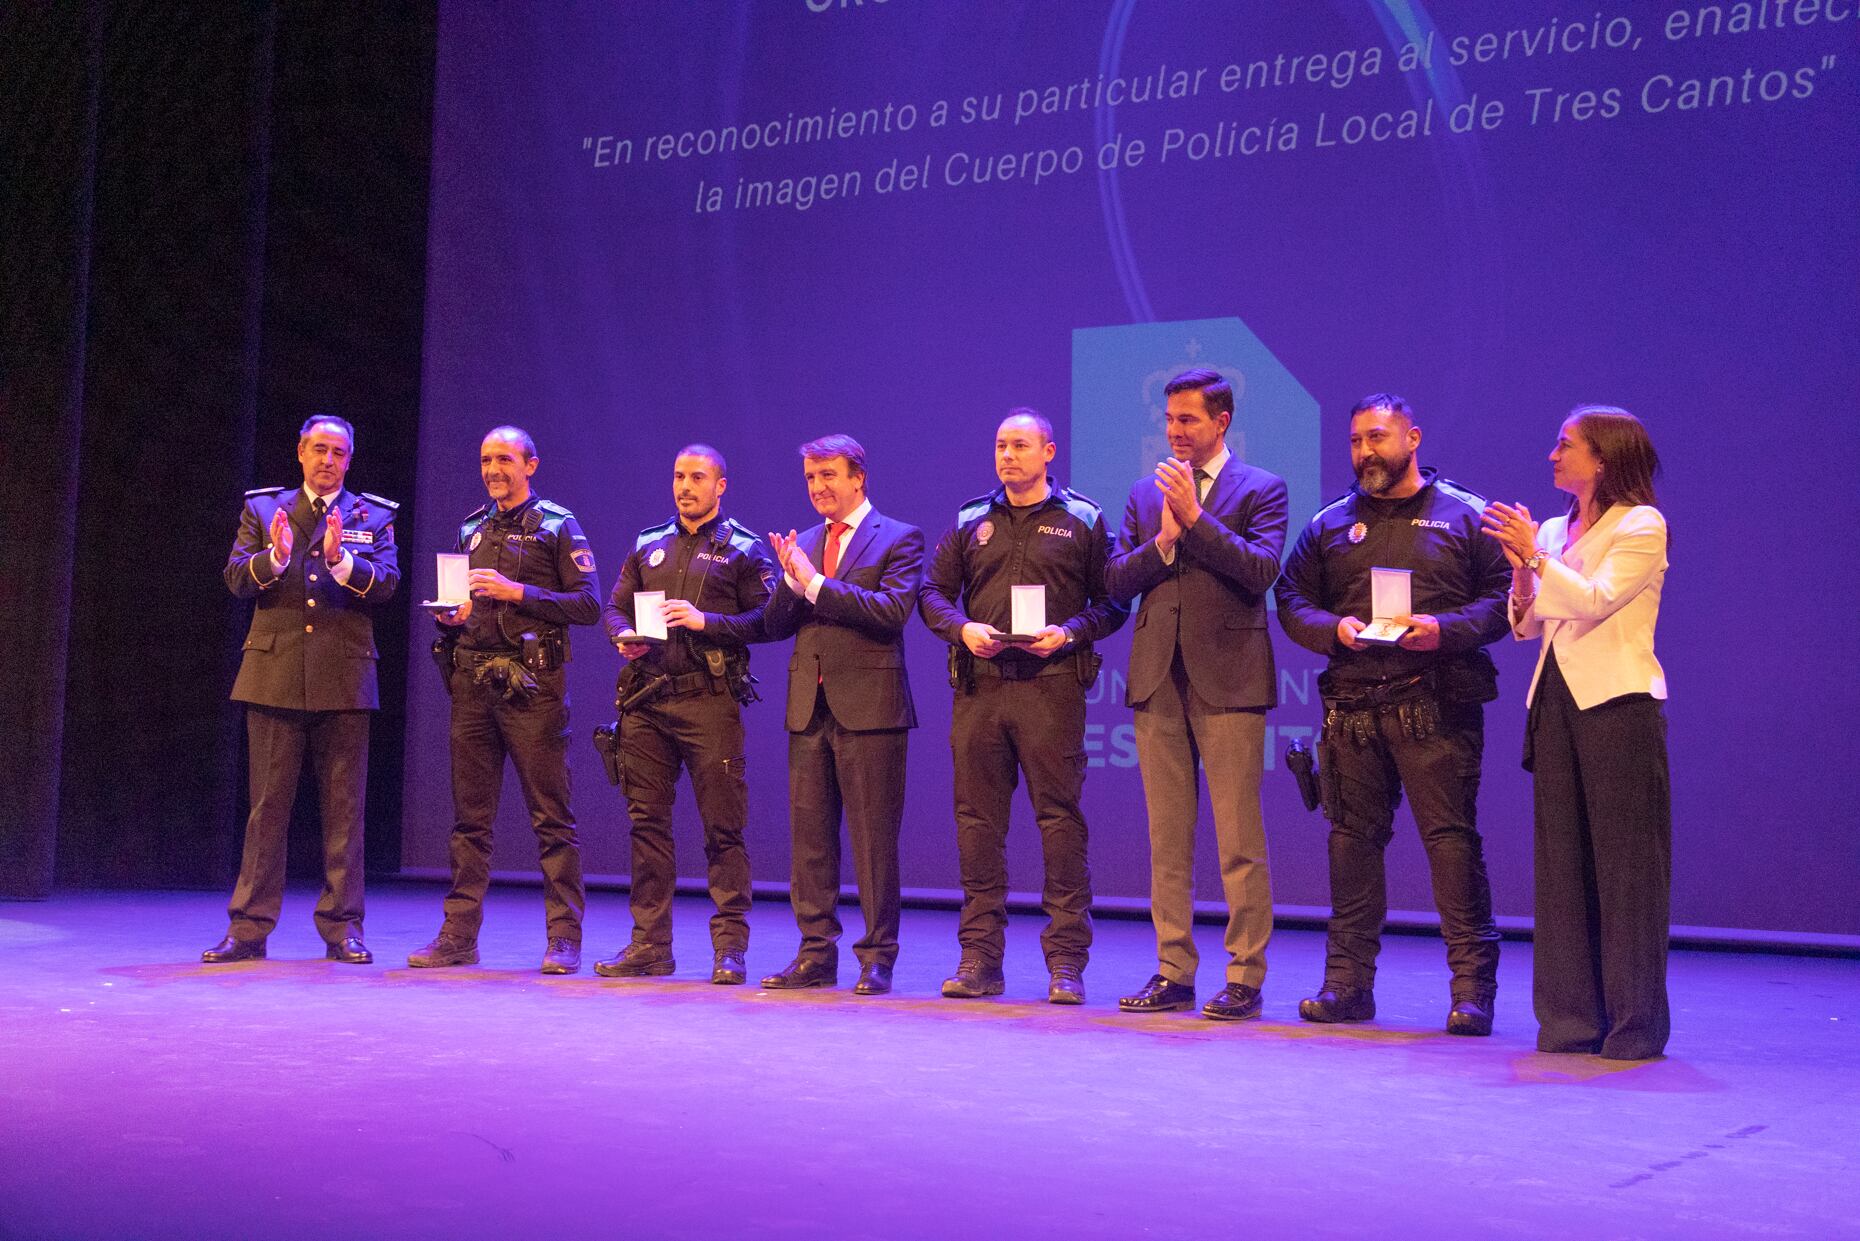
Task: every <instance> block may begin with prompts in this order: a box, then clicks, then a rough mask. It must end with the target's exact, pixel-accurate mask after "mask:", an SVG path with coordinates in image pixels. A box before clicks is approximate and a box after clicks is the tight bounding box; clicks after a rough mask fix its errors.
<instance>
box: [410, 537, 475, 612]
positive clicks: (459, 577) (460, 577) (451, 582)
mask: <svg viewBox="0 0 1860 1241" xmlns="http://www.w3.org/2000/svg"><path fill="white" fill-rule="evenodd" d="M435 560H436V561H437V562H438V568H437V572H436V582H435V585H436V587H437V589H435V590H434V592H433V597H432V598H431V599H425V600H422V601H421V603H420V606H421V607H423V608H425V609H427V610H428V611H431V612H450V611H452V610H454V609H455V608H460V607H463V606H464V605H465V601H466V600H467V599H470V598H471V557H470V556H467V555H465V554H464V553H462V552H440V553H439V554H438V555H437V556H436V557H435Z"/></svg>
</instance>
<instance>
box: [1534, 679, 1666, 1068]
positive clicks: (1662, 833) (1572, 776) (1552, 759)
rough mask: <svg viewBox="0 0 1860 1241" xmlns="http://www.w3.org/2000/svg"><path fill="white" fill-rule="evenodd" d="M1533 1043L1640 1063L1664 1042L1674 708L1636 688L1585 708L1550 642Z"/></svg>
mask: <svg viewBox="0 0 1860 1241" xmlns="http://www.w3.org/2000/svg"><path fill="white" fill-rule="evenodd" d="M1530 747H1531V750H1530V752H1531V764H1530V765H1531V767H1532V770H1533V774H1534V776H1535V785H1534V799H1535V804H1536V821H1537V830H1536V866H1537V898H1536V906H1537V907H1536V918H1537V930H1536V943H1535V948H1534V959H1535V962H1536V966H1535V970H1534V975H1533V979H1532V988H1533V995H1532V998H1533V1001H1534V1003H1535V1007H1536V1010H1537V1023H1538V1032H1537V1046H1538V1048H1539V1049H1540V1050H1542V1051H1566V1052H1594V1051H1599V1052H1600V1053H1601V1054H1602V1055H1604V1056H1607V1057H1609V1058H1611V1059H1616V1060H1643V1059H1647V1058H1649V1057H1652V1056H1657V1055H1659V1054H1660V1053H1661V1051H1662V1050H1663V1049H1664V1048H1665V1047H1666V1039H1667V1035H1668V1034H1669V1033H1670V1031H1671V1017H1670V1014H1669V1012H1668V1009H1667V999H1666V945H1667V937H1668V930H1669V928H1668V917H1669V910H1668V900H1669V896H1670V892H1671V888H1672V876H1673V810H1672V789H1671V785H1670V782H1669V777H1668V772H1667V765H1666V714H1665V711H1664V709H1663V708H1662V706H1661V704H1660V702H1659V700H1658V699H1655V698H1653V697H1651V696H1649V695H1646V694H1630V695H1626V696H1624V697H1621V698H1613V699H1610V700H1609V701H1607V702H1604V703H1599V704H1597V705H1596V706H1593V707H1590V708H1589V709H1588V710H1586V711H1583V710H1579V709H1578V708H1577V707H1576V703H1575V700H1574V699H1573V698H1571V697H1570V693H1569V687H1568V686H1567V685H1566V684H1565V683H1564V681H1563V676H1562V673H1561V672H1560V671H1559V670H1558V669H1557V664H1556V655H1555V653H1554V652H1552V653H1551V654H1550V655H1549V656H1548V657H1547V658H1546V659H1545V660H1544V669H1543V673H1542V675H1541V676H1540V677H1539V678H1538V681H1537V693H1536V695H1535V697H1534V698H1533V700H1532V703H1531V722H1530Z"/></svg>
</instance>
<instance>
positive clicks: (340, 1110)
mask: <svg viewBox="0 0 1860 1241" xmlns="http://www.w3.org/2000/svg"><path fill="white" fill-rule="evenodd" d="M440 895H441V893H440V890H439V889H438V888H436V887H433V886H431V885H422V884H398V885H382V884H376V885H374V886H373V888H372V890H371V893H370V899H369V919H368V932H369V934H368V942H369V945H370V946H371V947H372V948H373V949H374V951H375V954H376V957H377V960H378V963H377V964H376V965H374V966H369V967H361V968H357V967H350V966H340V965H335V964H332V963H328V962H325V961H324V960H323V959H322V945H321V943H320V942H319V941H318V940H317V938H316V934H315V932H314V930H313V929H312V927H311V919H310V906H311V903H312V900H313V894H312V893H310V892H307V891H304V890H300V889H293V891H292V893H291V895H290V898H289V900H288V902H287V904H286V908H285V922H284V924H283V925H282V926H281V927H280V929H279V932H278V933H277V934H276V935H275V936H273V938H272V940H271V954H272V956H271V959H270V960H268V961H264V962H255V963H249V964H243V965H236V966H220V967H209V966H203V965H201V964H199V963H198V954H199V952H200V950H201V949H202V948H205V947H207V946H208V945H209V944H211V943H212V942H213V941H215V940H216V939H218V938H219V937H220V935H221V934H223V933H224V929H225V920H224V915H223V912H222V910H223V898H222V897H221V896H219V895H216V894H207V893H72V894H65V895H60V896H59V897H57V898H56V899H54V900H52V901H50V902H48V903H45V904H0V1236H4V1237H7V1238H15V1237H18V1238H42V1237H43V1238H59V1237H138V1238H156V1237H189V1238H194V1237H299V1236H321V1237H344V1238H350V1237H411V1236H432V1237H532V1236H545V1235H546V1236H551V1237H580V1236H615V1237H661V1236H664V1237H704V1238H711V1237H733V1236H781V1237H810V1238H820V1237H834V1238H837V1237H875V1238H893V1237H951V1236H954V1237H964V1238H986V1237H1005V1236H1015V1237H1083V1236H1111V1237H1128V1236H1146V1237H1194V1238H1221V1237H1231V1236H1262V1237H1277V1236H1298V1237H1364V1236H1370V1237H1433V1236H1455V1237H1462V1238H1480V1239H1483V1238H1505V1237H1609V1238H1616V1237H1684V1238H1702V1237H1725V1236H1764V1237H1813V1238H1831V1237H1838V1236H1855V1235H1860V1224H1857V1223H1856V1219H1855V1212H1856V1207H1857V1206H1860V1176H1857V1173H1856V1161H1855V1152H1856V1151H1857V1150H1860V1089H1856V1086H1857V1085H1860V963H1856V962H1854V961H1852V960H1834V959H1809V958H1799V957H1783V956H1761V955H1731V954H1723V953H1678V954H1675V956H1674V958H1673V965H1672V990H1673V998H1674V1032H1673V1040H1672V1046H1671V1049H1670V1050H1671V1054H1670V1055H1669V1056H1668V1057H1667V1058H1666V1059H1664V1060H1661V1061H1657V1062H1653V1063H1648V1064H1637V1065H1627V1064H1612V1063H1607V1062H1602V1061H1597V1060H1594V1059H1591V1058H1585V1057H1571V1056H1549V1055H1541V1054H1538V1053H1537V1052H1535V1051H1534V1050H1533V1049H1532V1038H1533V1034H1534V1030H1535V1026H1534V1024H1533V1022H1532V1021H1531V1018H1530V1001H1529V996H1530V952H1529V948H1528V946H1526V945H1519V944H1506V945H1505V950H1504V951H1505V956H1504V963H1503V965H1502V967H1501V971H1500V981H1501V991H1500V995H1499V1010H1498V1011H1499V1017H1498V1030H1497V1033H1496V1034H1495V1035H1494V1037H1492V1038H1490V1039H1483V1040H1482V1039H1462V1038H1452V1037H1449V1036H1447V1035H1446V1034H1444V1033H1442V1031H1441V1028H1440V1027H1441V1023H1442V1021H1443V1020H1444V1018H1445V1015H1446V1008H1447V983H1446V970H1445V965H1444V954H1443V951H1442V948H1441V946H1440V944H1439V943H1438V941H1436V940H1433V939H1428V938H1420V937H1413V936H1390V937H1389V938H1388V940H1387V942H1386V945H1385V948H1384V953H1383V966H1382V976H1381V982H1380V985H1379V987H1378V991H1377V1004H1378V1007H1379V1008H1380V1009H1381V1014H1382V1015H1381V1018H1380V1020H1379V1021H1377V1022H1376V1023H1375V1024H1373V1025H1367V1026H1355V1027H1329V1028H1326V1027H1318V1026H1311V1025H1307V1024H1304V1023H1302V1022H1300V1021H1299V1020H1298V1018H1297V1012H1296V1009H1297V1001H1298V999H1299V997H1300V996H1302V995H1305V994H1307V993H1308V992H1309V991H1310V990H1312V989H1314V987H1315V984H1316V983H1317V981H1318V979H1319V977H1320V974H1321V970H1322V960H1323V956H1322V953H1323V942H1322V937H1321V936H1319V935H1317V934H1315V933H1312V932H1306V931H1285V932H1280V933H1279V934H1278V935H1277V936H1276V937H1275V938H1274V940H1273V944H1272V951H1271V966H1272V974H1271V977H1270V978H1268V980H1267V984H1266V1005H1267V1012H1266V1017H1265V1019H1264V1020H1262V1021H1258V1022H1249V1023H1245V1024H1241V1025H1219V1024H1215V1023H1213V1022H1209V1021H1205V1020H1202V1019H1200V1018H1198V1017H1196V1016H1193V1015H1189V1014H1170V1015H1163V1016H1156V1017H1127V1016H1123V1015H1120V1014H1119V1013H1118V1012H1117V1011H1116V997H1117V996H1118V995H1119V994H1121V993H1123V992H1125V991H1128V990H1133V989H1135V987H1137V986H1138V985H1139V984H1141V983H1142V982H1143V981H1144V980H1145V979H1146V978H1147V977H1148V976H1149V974H1150V972H1151V970H1152V968H1153V957H1152V955H1151V954H1152V941H1151V939H1150V932H1149V927H1148V925H1147V924H1146V923H1142V922H1132V921H1122V920H1110V919H1104V920H1100V921H1099V923H1098V942H1097V945H1096V947H1095V949H1094V954H1093V957H1092V963H1091V968H1090V969H1089V970H1088V971H1087V973H1086V984H1087V987H1088V989H1089V990H1090V995H1091V1000H1090V1003H1089V1004H1088V1005H1087V1006H1086V1007H1085V1008H1083V1009H1078V1008H1072V1009H1065V1008H1055V1007H1051V1006H1049V1005H1047V1004H1045V1003H1044V1002H1043V997H1044V994H1045V989H1044V988H1045V974H1044V972H1043V970H1042V968H1041V964H1040V959H1039V947H1038V941H1037V932H1038V926H1037V923H1038V921H1039V920H1038V919H1037V918H1035V917H1030V916H1018V915H1017V916H1016V917H1015V919H1014V923H1013V927H1012V929H1011V931H1010V936H1011V939H1010V943H1009V958H1008V962H1007V967H1008V994H1007V995H1006V996H1005V997H1003V998H1001V999H998V1000H983V1001H957V1000H945V999H941V998H939V997H938V996H937V995H936V986H937V984H938V982H939V981H940V980H941V979H942V977H943V976H944V975H945V974H946V973H947V972H948V971H949V969H950V968H951V967H952V966H953V965H954V964H955V960H956V955H957V952H956V944H955V918H954V915H953V914H948V913H942V912H921V911H908V912H907V913H906V915H905V926H904V935H903V945H904V955H903V957H902V958H901V960H900V961H899V968H898V975H897V982H898V990H897V991H896V992H894V994H892V995H891V996H888V997H883V998H874V999H860V998H856V997H855V996H853V995H852V993H851V982H852V980H853V977H854V970H855V968H856V967H855V965H854V963H853V962H852V961H851V958H850V954H848V956H847V958H846V959H845V960H843V961H842V964H841V972H842V978H843V980H844V982H845V983H846V986H845V987H844V988H842V989H841V990H839V991H833V992H827V991H813V992H806V993H801V994H779V993H771V992H765V991H761V990H759V989H758V988H756V987H755V986H754V985H753V979H754V978H755V977H756V976H759V975H761V974H763V973H769V972H773V971H774V970H776V969H778V968H780V967H781V966H782V965H783V964H785V963H786V962H787V960H788V958H789V957H790V955H792V950H793V947H794V943H795V934H794V929H793V924H792V922H791V921H790V920H789V917H788V911H787V909H786V907H785V906H784V905H781V904H773V903H770V904H763V903H760V902H758V904H757V906H756V908H755V911H754V913H753V915H752V917H753V926H754V936H755V938H754V940H753V942H752V944H751V946H750V956H749V966H750V973H751V978H752V982H751V985H749V986H746V987H736V988H726V987H713V986H710V985H709V983H708V981H707V979H708V973H709V960H710V953H709V945H708V938H707V935H706V930H705V917H706V912H707V909H706V907H705V906H704V905H703V904H702V903H701V902H699V901H694V900H688V899H681V900H680V902H679V907H678V930H677V935H678V950H679V966H680V968H679V972H678V974H677V975H676V976H674V977H672V978H666V979H640V980H613V981H610V980H606V979H600V978H596V977H594V976H593V974H592V972H591V968H584V971H583V972H582V973H581V974H580V975H577V976H575V977H571V978H543V977H541V976H540V975H538V974H537V973H536V972H535V966H536V963H537V959H538V957H539V956H540V953H541V950H542V909H541V905H542V900H541V895H540V893H539V892H538V891H536V890H533V889H522V888H513V889H500V890H498V891H496V892H494V893H493V896H492V899H491V902H490V908H489V910H488V914H487V918H486V926H485V933H484V937H483V940H482V947H483V950H484V964H483V965H481V966H477V967H472V968H467V969H459V970H445V971H414V970H409V969H407V968H405V964H404V962H405V956H406V953H407V952H408V951H409V950H411V949H413V948H415V947H418V946H419V945H420V944H422V943H424V942H425V940H426V939H427V938H428V937H429V936H430V935H431V934H432V933H433V932H434V931H435V930H436V929H437V927H438V924H439V901H440ZM846 912H847V914H848V915H849V921H850V922H851V924H852V925H853V926H854V927H855V928H856V927H857V924H858V914H857V911H856V910H847V911H846ZM588 925H589V927H590V939H589V941H588V943H587V944H586V946H585V947H586V959H587V963H588V966H589V967H591V965H592V962H593V959H594V958H595V956H597V955H599V956H606V955H609V954H610V953H612V952H613V951H615V950H616V949H617V948H618V947H619V946H620V945H621V943H622V942H623V940H624V936H625V930H626V927H627V925H628V924H627V920H626V910H625V897H624V895H620V894H614V893H597V894H595V895H594V896H593V898H592V900H591V903H590V909H589V916H588ZM1199 932H1200V938H1201V942H1202V949H1203V953H1204V962H1203V978H1202V980H1201V988H1200V989H1201V991H1202V993H1203V995H1204V997H1205V996H1206V995H1208V994H1211V993H1212V992H1213V991H1214V990H1215V989H1216V988H1218V986H1219V985H1220V979H1219V970H1218V968H1209V961H1211V960H1216V959H1217V958H1216V957H1215V956H1214V955H1213V954H1214V953H1215V951H1216V950H1217V948H1218V944H1219V936H1218V932H1217V929H1216V928H1213V927H1202V928H1199ZM854 934H855V935H856V929H855V932H854ZM849 938H850V937H849Z"/></svg>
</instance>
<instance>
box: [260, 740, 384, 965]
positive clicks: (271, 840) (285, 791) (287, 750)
mask: <svg viewBox="0 0 1860 1241" xmlns="http://www.w3.org/2000/svg"><path fill="white" fill-rule="evenodd" d="M369 714H370V713H369V712H367V711H292V710H288V709H285V708H281V707H260V706H254V705H250V704H248V705H247V707H246V709H245V729H246V740H247V743H248V749H249V751H250V754H249V761H250V767H251V774H250V788H251V798H252V812H251V814H250V815H249V816H248V817H247V818H246V821H245V854H244V856H243V858H241V860H240V862H239V881H238V883H237V884H235V885H234V887H233V894H232V900H231V902H230V903H229V904H228V905H227V907H226V913H227V915H228V917H229V918H230V919H231V923H232V928H231V933H232V937H233V938H234V939H248V940H249V939H264V938H265V937H266V936H267V935H270V934H271V930H272V928H273V927H275V926H277V924H278V911H279V910H280V909H281V908H282V907H283V904H284V871H285V864H286V860H287V857H288V845H289V838H290V828H291V805H292V803H293V802H295V801H296V800H297V778H298V776H299V775H300V774H301V773H302V771H303V762H304V751H305V750H306V749H307V750H309V752H310V765H311V768H312V769H313V770H314V771H315V772H316V783H317V800H318V808H319V810H320V812H321V818H322V823H323V893H322V895H321V896H319V897H318V898H317V903H316V929H317V934H318V935H321V936H322V937H323V942H325V943H329V944H338V943H341V942H342V941H343V940H345V939H347V938H349V937H350V936H354V937H356V938H358V939H359V938H360V937H361V934H362V885H363V863H362V807H363V803H364V802H365V800H366V797H367V792H368V716H369Z"/></svg>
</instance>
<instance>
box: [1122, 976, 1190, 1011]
mask: <svg viewBox="0 0 1860 1241" xmlns="http://www.w3.org/2000/svg"><path fill="white" fill-rule="evenodd" d="M1194 1006H1195V989H1194V988H1193V987H1191V986H1189V985H1188V984H1187V983H1183V982H1170V981H1169V980H1168V979H1167V978H1164V977H1163V976H1162V975H1161V974H1151V975H1150V980H1149V981H1148V982H1146V983H1144V984H1143V989H1142V990H1141V991H1139V992H1137V993H1136V994H1135V995H1127V996H1125V997H1124V998H1123V999H1121V1000H1119V1001H1118V1002H1117V1007H1118V1010H1119V1011H1120V1012H1126V1013H1171V1012H1174V1011H1176V1010H1177V1009H1181V1008H1193V1007H1194Z"/></svg>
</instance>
